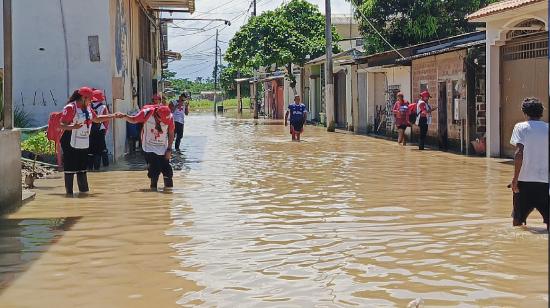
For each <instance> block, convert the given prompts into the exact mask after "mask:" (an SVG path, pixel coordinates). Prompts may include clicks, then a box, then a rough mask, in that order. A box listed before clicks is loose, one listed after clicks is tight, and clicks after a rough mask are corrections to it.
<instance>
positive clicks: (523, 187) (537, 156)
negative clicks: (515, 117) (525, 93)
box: [510, 98, 550, 230]
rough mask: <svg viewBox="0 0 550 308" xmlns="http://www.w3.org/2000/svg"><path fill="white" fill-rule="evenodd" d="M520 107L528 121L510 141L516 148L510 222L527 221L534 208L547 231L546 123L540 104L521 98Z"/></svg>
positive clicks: (519, 127)
mask: <svg viewBox="0 0 550 308" xmlns="http://www.w3.org/2000/svg"><path fill="white" fill-rule="evenodd" d="M521 110H522V111H523V114H524V115H525V117H526V119H527V121H525V122H520V123H517V124H516V126H515V127H514V131H513V132H512V138H511V139H510V143H511V144H512V145H513V146H515V147H516V153H515V156H514V178H513V179H512V190H513V191H514V194H515V200H517V202H514V210H513V212H512V217H513V223H512V224H513V225H514V226H521V225H524V224H527V216H529V214H530V213H531V212H532V211H533V210H534V209H537V210H538V211H539V212H540V214H541V215H542V217H543V220H544V223H545V224H546V229H547V230H548V213H549V205H548V201H549V196H548V195H549V192H550V191H549V187H548V176H549V173H548V123H546V122H544V121H542V120H541V118H542V114H543V112H544V107H543V106H542V103H541V102H540V101H539V100H538V99H536V98H526V99H525V100H523V103H522V105H521Z"/></svg>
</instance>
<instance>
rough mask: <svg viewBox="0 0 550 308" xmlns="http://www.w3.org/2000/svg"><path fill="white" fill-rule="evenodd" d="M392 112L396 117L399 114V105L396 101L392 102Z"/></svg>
mask: <svg viewBox="0 0 550 308" xmlns="http://www.w3.org/2000/svg"><path fill="white" fill-rule="evenodd" d="M392 112H393V115H394V116H395V117H396V118H397V117H398V116H399V106H398V103H397V102H396V103H395V104H393V109H392Z"/></svg>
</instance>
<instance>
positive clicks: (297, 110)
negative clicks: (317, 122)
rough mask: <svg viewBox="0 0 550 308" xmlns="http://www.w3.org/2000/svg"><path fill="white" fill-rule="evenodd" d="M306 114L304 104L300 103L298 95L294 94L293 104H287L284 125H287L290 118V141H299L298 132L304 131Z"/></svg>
mask: <svg viewBox="0 0 550 308" xmlns="http://www.w3.org/2000/svg"><path fill="white" fill-rule="evenodd" d="M289 115H290V118H289ZM306 115H307V111H306V106H305V105H304V104H302V103H300V96H299V95H295V96H294V104H290V105H288V110H287V111H286V114H285V126H287V125H288V121H289V120H290V134H291V135H292V141H300V134H302V133H303V132H304V124H305V122H306Z"/></svg>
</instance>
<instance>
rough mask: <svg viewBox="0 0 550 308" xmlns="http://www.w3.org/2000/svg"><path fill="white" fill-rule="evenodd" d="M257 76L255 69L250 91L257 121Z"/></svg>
mask: <svg viewBox="0 0 550 308" xmlns="http://www.w3.org/2000/svg"><path fill="white" fill-rule="evenodd" d="M252 2H253V5H254V10H253V11H252V16H256V0H252ZM257 75H258V72H257V71H256V69H254V80H253V83H252V85H253V86H252V88H251V89H250V90H253V91H254V92H253V93H254V94H252V92H251V93H250V95H254V96H253V97H254V99H253V101H254V119H257V118H258V91H257V88H258V87H257Z"/></svg>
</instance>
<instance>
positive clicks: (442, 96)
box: [437, 81, 449, 150]
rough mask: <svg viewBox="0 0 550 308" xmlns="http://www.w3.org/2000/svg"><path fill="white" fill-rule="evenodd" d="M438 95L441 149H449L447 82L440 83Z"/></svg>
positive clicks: (438, 126)
mask: <svg viewBox="0 0 550 308" xmlns="http://www.w3.org/2000/svg"><path fill="white" fill-rule="evenodd" d="M438 88H439V89H438V90H439V92H438V95H437V112H438V113H437V139H438V144H439V149H440V150H447V149H448V147H449V144H448V143H449V142H448V141H449V139H448V131H447V82H446V81H443V82H440V83H439V87H438Z"/></svg>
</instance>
